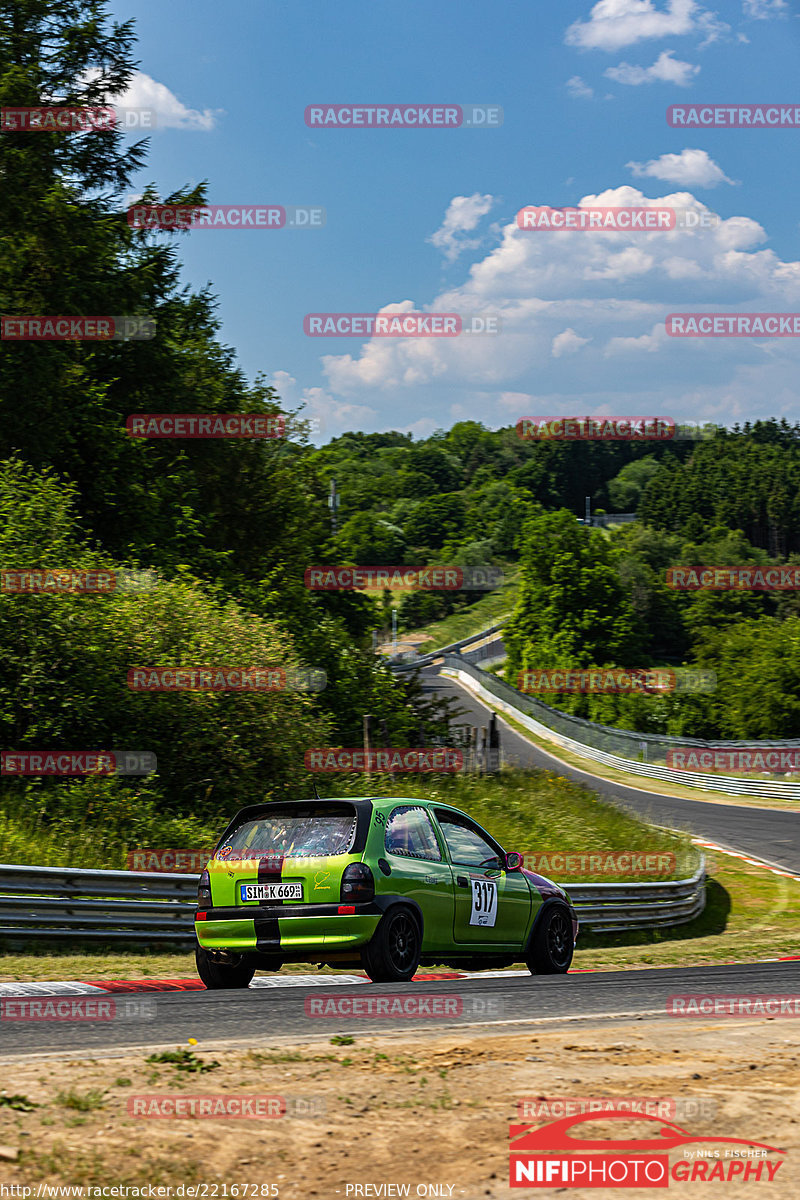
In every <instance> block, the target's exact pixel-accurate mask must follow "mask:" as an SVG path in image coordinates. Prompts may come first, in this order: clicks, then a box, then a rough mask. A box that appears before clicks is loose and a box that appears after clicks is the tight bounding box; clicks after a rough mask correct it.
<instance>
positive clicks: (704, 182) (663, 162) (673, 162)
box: [626, 150, 736, 188]
mask: <svg viewBox="0 0 800 1200" xmlns="http://www.w3.org/2000/svg"><path fill="white" fill-rule="evenodd" d="M626 166H627V167H628V168H629V170H631V171H632V172H633V174H634V175H637V176H638V177H639V178H645V177H649V178H651V179H664V180H666V182H667V183H676V184H679V185H680V186H682V187H686V188H694V187H704V188H712V187H717V185H718V184H720V183H735V182H736V181H735V180H733V179H729V178H728V176H727V175H726V174H725V172H724V171H723V170H722V167H720V166H718V165H717V163H715V162H714V160H713V158H710V157H709V155H708V151H706V150H681V152H680V154H662V155H661V157H660V158H651V159H650V161H649V162H646V163H639V162H629V163H626Z"/></svg>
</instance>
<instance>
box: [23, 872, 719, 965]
mask: <svg viewBox="0 0 800 1200" xmlns="http://www.w3.org/2000/svg"><path fill="white" fill-rule="evenodd" d="M198 878H199V876H197V875H167V874H163V875H162V874H160V873H156V872H152V873H151V872H138V871H87V870H83V869H79V868H71V867H27V866H7V865H2V864H0V941H4V942H7V941H15V942H25V941H28V940H32V939H34V938H35V939H37V940H38V941H45V942H47V941H50V942H58V943H65V942H76V943H77V942H87V941H94V942H102V943H108V944H111V943H127V944H128V945H136V946H146V945H152V944H156V943H160V944H162V945H163V944H165V943H166V944H170V945H180V946H185V947H191V946H193V945H194V942H195V938H194V926H193V916H194V910H195V903H194V897H195V892H196V890H197V881H198ZM564 887H566V888H567V890H568V891H569V893H570V897H571V899H572V901H573V903H574V905H575V908H576V909H577V911H578V916H579V917H580V920H581V924H582V925H583V926H584V927H585V928H587V929H597V930H608V931H613V930H627V929H655V928H657V927H660V926H666V925H681V924H685V923H686V922H687V921H691V920H692V919H693V918H694V917H696V916H698V914H699V913H701V912H702V911H703V908H704V907H705V859H704V858H703V856H702V855H701V859H700V867H699V868H698V870H697V871H696V872H695V874H694V875H693V876H692V877H691V878H690V879H680V880H675V881H671V882H668V883H564Z"/></svg>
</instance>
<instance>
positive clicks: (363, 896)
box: [339, 862, 375, 904]
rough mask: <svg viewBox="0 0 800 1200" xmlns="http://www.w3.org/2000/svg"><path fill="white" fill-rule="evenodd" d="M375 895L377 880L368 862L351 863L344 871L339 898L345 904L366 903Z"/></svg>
mask: <svg viewBox="0 0 800 1200" xmlns="http://www.w3.org/2000/svg"><path fill="white" fill-rule="evenodd" d="M374 896H375V880H374V878H373V876H372V871H370V869H369V867H368V866H367V864H366V863H360V862H359V863H350V866H349V867H345V869H344V871H343V872H342V887H341V891H340V894H339V898H340V900H341V901H342V903H343V904H366V903H368V902H369V901H370V900H372V899H373V897H374Z"/></svg>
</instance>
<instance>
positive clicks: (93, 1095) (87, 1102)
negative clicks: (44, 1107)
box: [56, 1088, 106, 1112]
mask: <svg viewBox="0 0 800 1200" xmlns="http://www.w3.org/2000/svg"><path fill="white" fill-rule="evenodd" d="M105 1101H106V1094H105V1092H100V1091H97V1089H95V1088H93V1089H91V1090H90V1091H88V1092H77V1091H76V1090H75V1089H74V1088H70V1089H69V1091H68V1092H59V1093H58V1094H57V1095H56V1104H60V1105H61V1107H62V1108H72V1109H74V1110H75V1111H76V1112H92V1111H93V1110H94V1109H96V1108H102V1107H103V1105H104V1104H105Z"/></svg>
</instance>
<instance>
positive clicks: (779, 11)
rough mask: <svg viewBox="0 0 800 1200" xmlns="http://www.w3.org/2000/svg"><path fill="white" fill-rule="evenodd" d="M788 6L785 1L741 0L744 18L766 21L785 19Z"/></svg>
mask: <svg viewBox="0 0 800 1200" xmlns="http://www.w3.org/2000/svg"><path fill="white" fill-rule="evenodd" d="M788 8H789V5H788V4H787V3H786V0H743V2H742V9H743V11H744V15H745V16H746V17H751V18H752V19H754V20H756V21H766V20H769V18H770V17H785V16H787V10H788Z"/></svg>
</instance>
